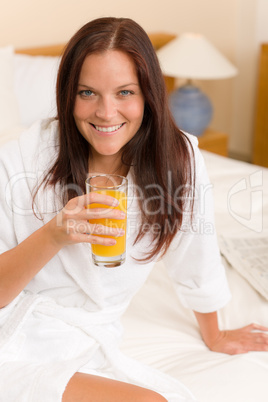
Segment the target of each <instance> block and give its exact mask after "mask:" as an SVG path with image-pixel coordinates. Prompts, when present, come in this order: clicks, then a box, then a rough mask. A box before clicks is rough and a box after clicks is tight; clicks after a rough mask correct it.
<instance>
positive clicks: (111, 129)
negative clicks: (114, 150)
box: [90, 123, 125, 137]
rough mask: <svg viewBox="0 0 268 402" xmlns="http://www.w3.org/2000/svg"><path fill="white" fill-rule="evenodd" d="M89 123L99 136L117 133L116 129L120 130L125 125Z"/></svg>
mask: <svg viewBox="0 0 268 402" xmlns="http://www.w3.org/2000/svg"><path fill="white" fill-rule="evenodd" d="M90 125H91V127H93V128H94V131H95V132H96V133H97V134H98V135H100V136H101V137H109V136H111V135H114V134H116V133H118V131H120V129H121V128H122V127H123V126H124V125H125V123H120V124H113V125H109V126H103V125H99V124H93V123H90Z"/></svg>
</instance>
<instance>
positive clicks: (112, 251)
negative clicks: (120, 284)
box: [86, 174, 128, 268]
mask: <svg viewBox="0 0 268 402" xmlns="http://www.w3.org/2000/svg"><path fill="white" fill-rule="evenodd" d="M127 189H128V180H127V179H126V178H125V177H123V176H119V175H114V174H97V175H94V176H90V177H88V178H87V179H86V191H87V193H91V192H97V193H99V194H105V195H110V196H111V197H114V198H116V199H117V200H118V201H119V204H118V206H116V207H112V206H109V205H104V204H100V203H92V204H90V205H89V206H88V207H89V208H104V216H105V210H106V211H107V212H108V211H109V210H110V209H111V208H113V209H119V210H121V211H123V212H125V214H126V213H127ZM89 222H90V223H91V224H94V223H95V224H101V225H104V226H108V227H110V228H116V229H123V230H124V231H125V234H124V235H123V236H119V237H114V236H108V235H98V236H102V237H110V238H113V239H115V240H116V244H115V245H113V246H103V245H101V244H92V245H91V249H92V258H93V262H94V264H95V265H97V266H99V267H107V268H109V267H110V268H112V267H118V266H120V265H122V264H123V263H124V261H125V258H126V229H127V228H126V226H127V218H125V219H111V218H105V217H102V218H101V219H90V220H89Z"/></svg>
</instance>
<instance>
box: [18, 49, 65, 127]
mask: <svg viewBox="0 0 268 402" xmlns="http://www.w3.org/2000/svg"><path fill="white" fill-rule="evenodd" d="M59 62H60V57H50V56H29V55H22V54H15V55H14V67H15V71H14V91H15V94H16V97H17V101H18V105H19V114H20V123H21V125H23V126H30V125H31V124H32V123H34V122H35V121H36V120H39V119H44V118H47V117H54V116H56V78H57V71H58V66H59Z"/></svg>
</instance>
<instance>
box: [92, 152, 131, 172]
mask: <svg viewBox="0 0 268 402" xmlns="http://www.w3.org/2000/svg"><path fill="white" fill-rule="evenodd" d="M88 171H89V172H90V173H105V174H118V175H121V176H126V175H127V173H128V169H127V167H126V166H124V165H122V163H121V155H118V156H114V155H112V156H110V157H109V156H102V155H98V157H94V156H93V155H92V156H91V157H90V158H89V162H88Z"/></svg>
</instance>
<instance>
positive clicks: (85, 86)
mask: <svg viewBox="0 0 268 402" xmlns="http://www.w3.org/2000/svg"><path fill="white" fill-rule="evenodd" d="M130 85H136V86H140V84H139V83H137V82H130V83H128V84H124V85H120V86H119V87H117V88H116V89H122V88H125V87H129V86H130ZM78 86H80V87H84V88H88V89H91V90H93V91H95V88H94V87H91V86H88V85H85V84H79V83H78Z"/></svg>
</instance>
